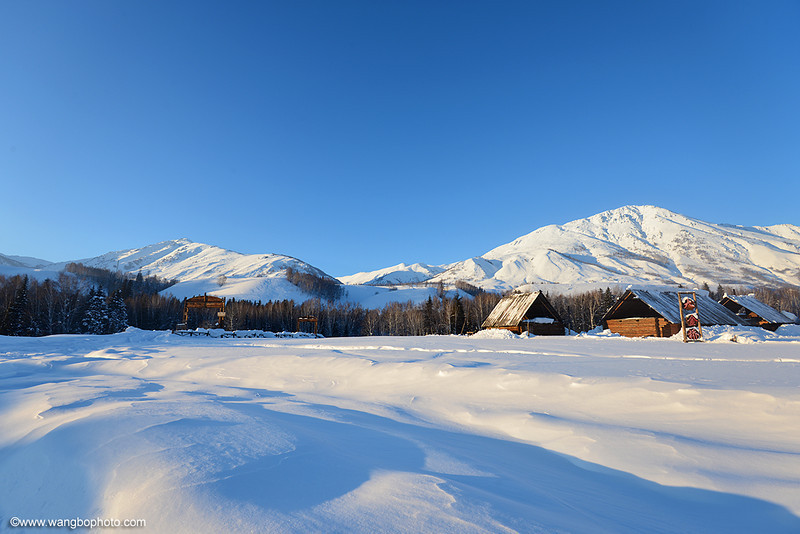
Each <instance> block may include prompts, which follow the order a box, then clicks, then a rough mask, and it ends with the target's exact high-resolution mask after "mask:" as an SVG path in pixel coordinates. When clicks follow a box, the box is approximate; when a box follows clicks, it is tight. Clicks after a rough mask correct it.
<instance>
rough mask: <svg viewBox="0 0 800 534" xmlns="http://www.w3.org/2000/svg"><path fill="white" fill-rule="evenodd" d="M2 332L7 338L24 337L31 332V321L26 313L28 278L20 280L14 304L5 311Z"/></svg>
mask: <svg viewBox="0 0 800 534" xmlns="http://www.w3.org/2000/svg"><path fill="white" fill-rule="evenodd" d="M3 330H4V331H5V333H6V334H8V335H9V336H25V335H29V334H30V333H31V332H30V330H31V320H30V314H29V313H28V277H27V276H26V277H25V278H23V279H22V282H21V283H20V285H19V286H18V287H17V291H16V293H15V294H14V302H12V303H11V306H9V308H8V310H7V311H6V317H5V321H4V325H3Z"/></svg>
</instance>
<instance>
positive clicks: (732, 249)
mask: <svg viewBox="0 0 800 534" xmlns="http://www.w3.org/2000/svg"><path fill="white" fill-rule="evenodd" d="M74 261H75V262H78V263H83V264H85V265H87V266H90V267H99V268H103V269H109V270H112V271H116V270H120V271H123V272H127V273H131V274H135V273H138V272H140V271H141V272H142V274H143V275H155V276H158V277H160V278H164V279H168V280H177V281H179V283H178V284H177V285H175V286H172V287H171V288H168V289H167V290H165V291H166V292H168V293H171V294H173V295H175V296H176V297H178V298H183V297H189V296H193V295H197V294H203V293H208V294H214V295H218V296H223V297H226V298H237V299H248V300H254V301H255V300H262V301H267V300H283V299H293V300H295V301H305V300H307V299H309V298H313V297H314V296H313V295H310V294H308V293H306V292H304V291H302V290H301V289H300V288H299V287H298V286H297V285H295V284H292V283H291V282H290V281H289V279H288V277H287V274H288V273H289V270H292V271H294V272H295V273H304V274H311V275H314V276H316V277H319V278H322V279H325V280H328V281H331V282H334V281H336V280H335V279H334V278H333V277H331V276H329V275H328V274H327V273H325V272H324V271H322V270H321V269H318V268H317V267H314V266H313V265H310V264H308V263H306V262H304V261H302V260H299V259H297V258H293V257H291V256H286V255H283V254H241V253H238V252H234V251H231V250H226V249H223V248H220V247H216V246H213V245H207V244H204V243H197V242H194V241H191V240H190V239H186V238H182V239H175V240H171V241H162V242H160V243H155V244H152V245H147V246H144V247H140V248H133V249H127V250H120V251H115V252H108V253H106V254H102V255H100V256H96V257H94V258H85V259H80V260H74ZM67 263H68V262H62V263H49V262H46V261H44V260H39V259H36V258H25V257H20V256H11V255H3V254H0V275H4V276H13V275H16V274H26V275H30V276H35V277H36V278H37V279H43V278H45V277H50V278H53V277H55V278H57V277H58V271H60V270H62V269H63V268H64V267H65V266H66V264H67ZM43 269H46V271H45V270H43ZM339 280H340V281H341V282H342V283H344V284H347V287H346V288H345V290H344V291H343V293H342V298H343V299H345V300H349V301H350V302H355V303H359V304H362V305H364V306H365V307H381V306H383V305H385V304H386V303H387V302H405V301H407V300H414V301H415V302H419V301H423V300H425V299H427V298H428V296H430V295H435V294H437V289H436V286H438V285H439V284H441V285H443V286H444V287H445V288H453V286H455V284H456V282H466V283H468V284H470V285H473V286H477V287H479V288H482V289H484V290H487V291H507V290H511V289H516V288H520V287H525V288H530V287H531V286H533V287H535V288H542V287H543V286H546V287H547V288H552V289H553V290H554V291H556V292H558V291H565V290H567V291H570V290H572V289H580V288H586V289H589V288H596V287H606V286H614V285H616V286H627V285H631V284H634V285H641V284H647V285H666V286H672V287H675V286H678V285H683V286H684V287H700V286H702V284H704V283H707V284H708V285H709V286H710V287H712V288H715V286H716V285H717V284H722V285H726V286H730V285H740V286H756V285H773V286H776V285H792V286H800V227H798V226H794V225H791V224H780V225H775V226H755V227H746V226H736V225H730V224H714V223H709V222H705V221H702V220H700V219H694V218H691V217H686V216H684V215H680V214H678V213H674V212H672V211H669V210H666V209H663V208H659V207H655V206H624V207H622V208H618V209H614V210H609V211H604V212H602V213H598V214H597V215H593V216H591V217H587V218H585V219H578V220H576V221H572V222H568V223H566V224H563V225H549V226H544V227H542V228H539V229H537V230H534V231H532V232H530V233H528V234H525V235H523V236H520V237H518V238H517V239H515V240H513V241H512V242H510V243H506V244H504V245H501V246H498V247H496V248H494V249H492V250H490V251H488V252H486V253H485V254H483V255H480V256H475V257H472V258H469V259H466V260H463V261H459V262H456V263H452V264H446V265H429V264H425V263H413V264H406V263H401V264H399V265H395V266H392V267H387V268H385V269H380V270H377V271H370V272H362V273H357V274H354V275H350V276H343V277H340V278H339ZM423 284H424V285H427V286H428V287H424V288H423V287H419V286H420V285H423ZM397 286H400V288H401V289H404V290H403V291H397V290H395V289H396V287H397ZM411 286H417V287H416V288H413V287H411Z"/></svg>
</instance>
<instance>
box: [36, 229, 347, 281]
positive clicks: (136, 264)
mask: <svg viewBox="0 0 800 534" xmlns="http://www.w3.org/2000/svg"><path fill="white" fill-rule="evenodd" d="M75 262H76V263H82V264H84V265H87V266H89V267H99V268H101V269H108V270H111V271H116V270H119V271H122V272H127V273H138V272H140V271H141V272H142V274H143V275H152V276H158V277H160V278H165V279H169V280H178V281H180V282H185V281H189V280H197V279H206V278H213V279H218V278H219V277H221V276H225V277H239V278H256V277H258V278H270V277H277V276H285V274H286V270H287V269H289V268H291V269H293V270H295V271H298V272H303V273H309V274H314V275H316V276H319V277H321V278H328V279H330V280H333V278H332V277H331V276H329V275H327V274H326V273H324V272H323V271H322V270H320V269H318V268H316V267H314V266H312V265H310V264H308V263H306V262H304V261H301V260H298V259H297V258H293V257H291V256H285V255H283V254H241V253H239V252H234V251H232V250H226V249H223V248H220V247H216V246H213V245H206V244H204V243H195V242H194V241H191V240H189V239H186V238H183V239H176V240H173V241H162V242H161V243H156V244H154V245H148V246H146V247H142V248H133V249H128V250H120V251H116V252H108V253H106V254H103V255H101V256H97V257H94V258H85V259H81V260H75ZM65 265H66V263H63V264H53V265H50V266H49V268H51V269H52V268H54V267H63V266H65Z"/></svg>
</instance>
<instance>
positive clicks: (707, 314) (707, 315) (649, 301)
mask: <svg viewBox="0 0 800 534" xmlns="http://www.w3.org/2000/svg"><path fill="white" fill-rule="evenodd" d="M696 297H697V309H698V311H699V313H700V324H702V325H731V326H736V325H741V324H743V323H742V321H741V320H740V319H739V318H738V317H737V316H736V315H735V314H734V313H733V312H732V311H730V310H729V309H727V308H726V307H725V306H723V305H721V304H720V303H718V302H716V301H714V300H713V299H712V298H710V297H709V296H708V295H706V294H704V293H703V292H697V293H696ZM633 298H638V299H639V300H640V301H642V302H643V303H645V304H646V305H647V306H648V307H649V308H651V309H652V310H653V311H655V312H656V313H657V314H659V315H661V316H662V317H663V318H664V319H666V320H667V321H669V322H671V323H675V324H680V322H681V316H680V308H679V307H678V303H679V299H678V292H677V291H665V290H660V291H657V290H653V289H628V290H627V291H626V292H625V294H624V295H623V296H622V298H620V299H619V300H618V301H617V303H616V304H615V305H614V306H612V307H611V309H610V310H609V311H608V312H607V313H606V315H605V317H603V320H607V319H621V318H623V317H622V315H623V314H624V306H625V303H626V302H630V301H631V299H633Z"/></svg>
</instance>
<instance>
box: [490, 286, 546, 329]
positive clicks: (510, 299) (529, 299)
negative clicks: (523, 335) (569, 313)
mask: <svg viewBox="0 0 800 534" xmlns="http://www.w3.org/2000/svg"><path fill="white" fill-rule="evenodd" d="M537 301H538V302H537ZM534 304H539V305H541V306H542V307H543V308H544V309H545V310H546V312H547V317H550V318H552V319H555V320H556V321H558V322H561V318H560V317H559V316H558V313H556V311H555V309H553V306H552V305H551V304H550V302H548V300H547V298H546V297H545V296H544V295H543V294H542V292H541V291H536V292H534V293H514V294H513V295H508V296H507V297H503V299H502V300H501V301H500V302H498V303H497V306H495V307H494V309H493V310H492V312H491V313H490V314H489V317H487V318H486V320H485V321H484V322H483V325H481V327H482V328H502V327H509V326H518V325H519V324H520V323H521V322H522V320H523V319H525V314H526V313H528V310H529V309H530V308H531V306H533V305H534Z"/></svg>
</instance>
